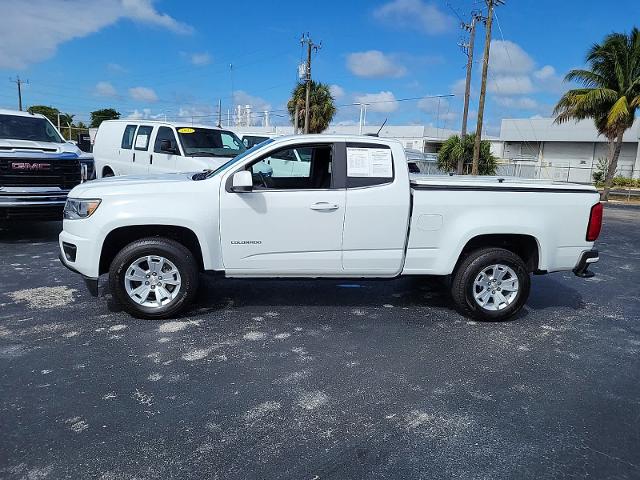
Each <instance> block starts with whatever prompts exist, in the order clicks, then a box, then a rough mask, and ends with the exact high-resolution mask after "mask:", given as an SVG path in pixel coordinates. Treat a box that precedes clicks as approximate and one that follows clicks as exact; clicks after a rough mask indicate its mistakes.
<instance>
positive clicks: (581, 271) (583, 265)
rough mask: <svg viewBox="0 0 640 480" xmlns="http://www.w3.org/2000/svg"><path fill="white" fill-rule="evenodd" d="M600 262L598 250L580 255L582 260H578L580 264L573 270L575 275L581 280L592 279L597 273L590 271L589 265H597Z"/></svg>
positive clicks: (587, 251)
mask: <svg viewBox="0 0 640 480" xmlns="http://www.w3.org/2000/svg"><path fill="white" fill-rule="evenodd" d="M598 260H600V256H599V255H598V250H595V249H594V250H586V251H584V252H582V254H581V255H580V260H578V264H577V265H576V266H575V267H574V268H573V273H574V274H575V275H576V276H577V277H581V278H591V277H593V276H594V275H595V273H593V272H591V271H589V270H588V268H589V265H591V264H592V263H596V262H597V261H598Z"/></svg>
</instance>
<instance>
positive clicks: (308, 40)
mask: <svg viewBox="0 0 640 480" xmlns="http://www.w3.org/2000/svg"><path fill="white" fill-rule="evenodd" d="M300 43H301V44H305V43H306V44H307V64H306V69H305V70H306V78H305V80H306V83H307V89H306V92H305V100H304V133H309V121H310V110H311V109H310V104H309V96H310V94H311V50H314V51H316V52H317V51H318V50H320V49H321V48H322V42H320V43H319V44H315V43H313V40H311V37H310V36H309V33H304V34H302V38H301V39H300Z"/></svg>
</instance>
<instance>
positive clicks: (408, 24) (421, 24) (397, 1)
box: [373, 0, 456, 35]
mask: <svg viewBox="0 0 640 480" xmlns="http://www.w3.org/2000/svg"><path fill="white" fill-rule="evenodd" d="M373 16H374V18H376V19H377V20H379V21H381V22H383V23H385V24H387V25H390V26H393V27H395V28H408V29H412V30H418V31H420V32H423V33H426V34H429V35H435V34H439V33H444V32H447V31H449V30H451V29H452V28H453V27H454V26H455V24H456V22H455V20H454V18H453V17H452V16H450V15H447V14H446V13H444V12H442V11H441V10H440V9H439V8H438V6H437V5H436V4H435V3H428V2H423V1H421V0H393V1H391V2H389V3H386V4H384V5H382V6H381V7H378V8H376V9H375V10H374V12H373Z"/></svg>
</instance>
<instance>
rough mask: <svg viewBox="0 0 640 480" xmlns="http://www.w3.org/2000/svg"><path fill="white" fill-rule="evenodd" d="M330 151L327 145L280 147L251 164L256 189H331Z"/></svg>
mask: <svg viewBox="0 0 640 480" xmlns="http://www.w3.org/2000/svg"><path fill="white" fill-rule="evenodd" d="M332 162H333V151H332V148H331V146H330V145H314V146H308V147H295V148H284V149H281V150H277V151H276V152H273V153H271V154H270V155H269V156H267V157H263V158H261V159H260V160H259V161H257V162H255V163H253V164H252V165H251V166H249V167H248V169H250V170H251V174H252V177H253V185H254V189H256V190H287V189H328V188H331V165H332Z"/></svg>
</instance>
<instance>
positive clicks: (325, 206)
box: [309, 202, 340, 211]
mask: <svg viewBox="0 0 640 480" xmlns="http://www.w3.org/2000/svg"><path fill="white" fill-rule="evenodd" d="M309 208H310V209H311V210H324V211H330V210H337V209H338V208H340V207H339V206H338V205H337V204H335V203H329V202H316V203H314V204H313V205H311V206H310V207H309Z"/></svg>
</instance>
